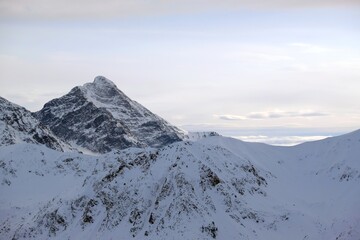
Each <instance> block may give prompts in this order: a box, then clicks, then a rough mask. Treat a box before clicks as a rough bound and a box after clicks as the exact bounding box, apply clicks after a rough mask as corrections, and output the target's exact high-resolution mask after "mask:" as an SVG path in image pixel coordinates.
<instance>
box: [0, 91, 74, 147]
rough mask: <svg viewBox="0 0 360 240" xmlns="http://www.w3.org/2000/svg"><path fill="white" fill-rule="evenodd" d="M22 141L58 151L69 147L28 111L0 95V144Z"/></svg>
mask: <svg viewBox="0 0 360 240" xmlns="http://www.w3.org/2000/svg"><path fill="white" fill-rule="evenodd" d="M23 142H27V143H35V144H44V145H46V146H47V147H49V148H52V149H55V150H59V151H63V150H69V149H70V146H68V145H67V144H66V143H64V142H63V141H61V140H60V139H58V138H57V137H56V136H55V135H54V134H53V133H52V132H51V131H50V130H49V129H48V128H47V127H46V126H44V125H43V124H42V123H40V122H39V121H38V120H37V119H36V118H35V117H33V115H32V113H31V112H30V111H28V110H26V109H25V108H23V107H20V106H19V105H16V104H14V103H11V102H10V101H8V100H6V99H4V98H2V97H0V146H1V145H11V144H17V143H23Z"/></svg>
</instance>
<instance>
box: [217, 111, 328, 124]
mask: <svg viewBox="0 0 360 240" xmlns="http://www.w3.org/2000/svg"><path fill="white" fill-rule="evenodd" d="M328 115H329V114H328V113H324V112H319V111H313V110H302V111H281V110H275V111H267V112H250V113H248V114H246V115H231V114H224V115H214V116H215V117H217V118H219V119H221V120H229V121H237V120H247V119H254V120H261V119H274V118H299V117H322V116H328Z"/></svg>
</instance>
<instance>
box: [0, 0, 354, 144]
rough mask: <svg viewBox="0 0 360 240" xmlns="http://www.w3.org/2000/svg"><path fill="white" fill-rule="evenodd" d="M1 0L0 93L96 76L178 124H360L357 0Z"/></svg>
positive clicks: (320, 127) (303, 136)
mask: <svg viewBox="0 0 360 240" xmlns="http://www.w3.org/2000/svg"><path fill="white" fill-rule="evenodd" d="M74 2H75V1H70V0H61V1H56V0H52V1H44V0H32V1H25V0H12V1H5V0H0V36H1V37H0V96H2V97H5V98H7V99H8V100H10V101H12V102H15V103H17V104H19V105H22V106H24V107H26V108H28V109H29V110H31V111H36V110H39V109H41V107H42V106H43V104H44V103H46V102H47V101H49V100H51V99H53V98H55V97H60V96H62V95H64V94H66V93H67V92H69V91H70V89H71V88H72V87H74V86H77V85H82V84H84V83H86V82H90V81H93V79H94V77H95V76H97V75H103V76H105V77H107V78H109V79H110V80H112V81H113V82H114V83H115V84H116V85H117V86H118V88H119V89H121V90H122V91H123V92H125V93H126V94H127V95H128V96H129V97H131V98H132V99H134V100H136V101H138V102H140V103H141V104H143V105H144V106H145V107H147V108H148V109H150V110H151V111H153V112H155V113H156V114H158V115H160V116H162V117H163V118H165V119H166V120H168V121H169V122H171V123H173V124H175V125H177V126H180V127H183V128H184V129H187V130H216V131H219V132H220V133H222V134H224V135H230V136H236V137H240V138H242V139H246V140H252V141H265V142H269V143H275V144H287V143H296V142H301V141H303V140H313V139H317V138H321V137H323V136H332V135H336V134H340V133H344V132H348V131H352V130H355V129H358V128H360V124H359V123H360V44H359V43H360V1H358V0H354V1H352V0H343V1H341V0H326V1H325V0H318V1H316V0H311V1H310V0H303V1H289V0H287V1H285V0H276V1H269V0H259V1H250V0H247V1H246V0H238V1H232V0H223V1H211V0H210V1H205V0H202V1H200V0H198V1H196V0H194V1H186V0H185V1H184V0H181V1H180V0H173V1H160V0H154V1H139V0H125V1H115V0H107V1H95V0H92V1H91V0H90V1H88V0H87V1H85V0H79V1H76V3H74Z"/></svg>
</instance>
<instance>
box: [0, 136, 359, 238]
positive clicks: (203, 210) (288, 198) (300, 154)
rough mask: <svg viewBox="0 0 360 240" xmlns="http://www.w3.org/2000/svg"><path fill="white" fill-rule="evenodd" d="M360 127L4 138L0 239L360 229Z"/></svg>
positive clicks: (312, 234) (350, 233)
mask: <svg viewBox="0 0 360 240" xmlns="http://www.w3.org/2000/svg"><path fill="white" fill-rule="evenodd" d="M359 158H360V132H359V131H358V132H354V133H351V134H348V135H344V136H341V137H336V138H330V139H326V140H323V141H318V142H312V143H306V144H302V145H298V146H295V147H273V146H269V145H265V144H258V143H245V142H242V141H239V140H235V139H231V138H224V137H220V136H213V137H207V138H203V139H200V140H198V141H195V142H194V141H185V142H178V143H173V144H171V145H168V146H166V147H163V148H161V149H151V148H148V149H137V148H129V149H126V150H122V151H113V152H110V153H108V154H105V155H101V156H87V155H83V154H78V153H61V152H57V151H53V150H51V149H48V148H46V147H44V146H38V145H32V144H17V145H12V146H3V147H0V171H1V175H0V176H1V179H0V180H1V186H0V193H1V194H0V236H1V239H29V238H35V239H49V238H53V239H214V238H215V239H324V240H325V239H356V240H358V239H359V238H360V231H359V229H360V214H359V213H360V188H359V184H360V159H359Z"/></svg>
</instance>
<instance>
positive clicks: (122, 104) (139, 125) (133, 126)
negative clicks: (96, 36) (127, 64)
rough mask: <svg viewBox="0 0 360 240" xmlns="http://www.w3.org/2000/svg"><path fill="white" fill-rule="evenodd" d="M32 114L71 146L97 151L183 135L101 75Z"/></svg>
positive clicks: (169, 140) (168, 141) (159, 142)
mask: <svg viewBox="0 0 360 240" xmlns="http://www.w3.org/2000/svg"><path fill="white" fill-rule="evenodd" d="M35 116H36V117H37V118H38V119H39V120H40V121H41V122H42V123H43V124H45V125H46V126H48V127H49V128H50V129H51V130H52V131H53V132H54V134H56V135H57V136H59V137H60V138H62V139H63V140H65V141H67V142H69V143H70V144H72V145H73V146H74V147H78V148H80V149H81V148H84V149H87V150H90V151H92V152H97V153H105V152H109V151H111V150H116V149H117V150H119V149H125V148H128V147H162V146H165V145H167V144H171V143H173V142H177V141H181V140H182V138H183V136H184V134H183V133H182V131H181V130H179V129H178V128H176V127H174V126H172V125H170V124H169V123H168V122H166V121H165V120H164V119H162V118H160V117H159V116H157V115H155V114H153V113H152V112H150V111H149V110H148V109H146V108H145V107H143V106H142V105H140V104H139V103H137V102H135V101H133V100H131V99H130V98H129V97H127V96H126V95H125V94H124V93H123V92H121V91H120V90H119V89H118V88H117V87H116V85H115V84H114V83H113V82H111V81H110V80H108V79H106V78H105V77H102V76H98V77H96V78H95V80H94V81H93V82H92V83H86V84H84V85H83V86H78V87H75V88H73V89H72V90H71V91H70V92H69V93H68V94H66V95H65V96H63V97H61V98H57V99H54V100H51V101H50V102H48V103H46V104H45V105H44V107H43V109H41V110H40V111H39V112H37V113H35Z"/></svg>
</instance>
